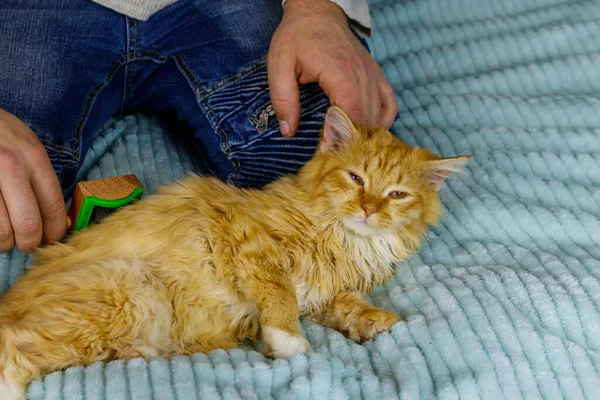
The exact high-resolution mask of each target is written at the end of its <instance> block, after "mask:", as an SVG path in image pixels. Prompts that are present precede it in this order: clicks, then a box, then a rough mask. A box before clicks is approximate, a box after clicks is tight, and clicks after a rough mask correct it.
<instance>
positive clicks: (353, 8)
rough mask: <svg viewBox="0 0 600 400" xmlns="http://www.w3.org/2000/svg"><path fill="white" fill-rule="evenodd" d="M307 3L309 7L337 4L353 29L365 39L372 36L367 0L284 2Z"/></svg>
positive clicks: (284, 1)
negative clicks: (324, 3)
mask: <svg viewBox="0 0 600 400" xmlns="http://www.w3.org/2000/svg"><path fill="white" fill-rule="evenodd" d="M291 2H294V3H306V4H307V5H311V4H318V3H322V2H329V3H334V4H337V5H338V6H339V7H340V8H341V9H342V10H343V11H344V13H345V14H346V16H347V17H348V19H349V20H350V24H351V25H352V27H353V28H354V29H355V30H356V31H357V32H358V33H359V34H360V35H361V36H363V37H368V36H370V35H371V28H372V26H371V16H370V15H369V7H368V6H367V2H366V0H282V4H283V6H284V7H285V6H286V4H287V3H291Z"/></svg>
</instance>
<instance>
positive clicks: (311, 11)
mask: <svg viewBox="0 0 600 400" xmlns="http://www.w3.org/2000/svg"><path fill="white" fill-rule="evenodd" d="M283 11H284V13H294V14H300V15H301V14H304V15H310V16H315V15H321V16H328V17H332V18H336V19H339V20H344V21H347V19H348V17H347V16H346V13H345V12H344V10H343V9H342V8H341V7H340V6H338V5H337V4H336V3H334V2H332V1H331V0H284V4H283Z"/></svg>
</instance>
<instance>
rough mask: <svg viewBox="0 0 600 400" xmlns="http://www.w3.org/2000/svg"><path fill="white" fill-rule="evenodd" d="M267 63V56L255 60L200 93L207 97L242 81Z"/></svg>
mask: <svg viewBox="0 0 600 400" xmlns="http://www.w3.org/2000/svg"><path fill="white" fill-rule="evenodd" d="M265 64H266V57H265V58H262V59H261V60H260V61H257V62H255V63H254V64H251V65H250V66H248V67H245V68H244V69H242V70H241V71H239V72H238V73H236V74H234V75H231V76H229V77H227V78H225V79H222V80H220V81H219V82H217V83H215V84H213V85H211V86H208V87H207V88H205V89H202V90H200V93H199V95H200V96H201V98H202V99H206V98H207V97H208V96H210V95H211V94H213V93H214V92H216V91H219V90H221V89H225V88H226V87H228V86H231V85H233V84H234V83H236V82H238V81H240V80H241V79H244V78H245V77H247V76H248V75H250V74H252V73H253V72H256V71H257V70H259V69H260V68H262V67H263V66H264V65H265Z"/></svg>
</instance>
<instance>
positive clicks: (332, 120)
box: [319, 106, 358, 152]
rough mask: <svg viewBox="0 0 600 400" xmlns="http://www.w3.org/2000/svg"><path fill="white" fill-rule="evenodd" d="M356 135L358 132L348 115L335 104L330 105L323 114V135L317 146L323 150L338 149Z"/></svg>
mask: <svg viewBox="0 0 600 400" xmlns="http://www.w3.org/2000/svg"><path fill="white" fill-rule="evenodd" d="M357 136H358V132H357V131H356V128H355V127H354V124H353V123H352V120H351V119H350V117H348V115H347V114H346V113H345V112H344V110H342V109H341V108H339V107H337V106H333V107H330V108H329V110H327V115H326V116H325V126H324V127H323V137H322V138H321V144H320V145H319V148H320V149H321V151H323V152H327V151H332V150H336V149H339V148H340V147H342V146H343V145H345V144H348V143H350V142H351V141H353V140H354V139H355V138H356V137H357Z"/></svg>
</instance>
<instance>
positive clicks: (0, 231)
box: [0, 193, 15, 252]
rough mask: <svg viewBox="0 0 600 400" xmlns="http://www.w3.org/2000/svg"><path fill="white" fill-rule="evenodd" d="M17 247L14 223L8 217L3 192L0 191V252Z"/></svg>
mask: <svg viewBox="0 0 600 400" xmlns="http://www.w3.org/2000/svg"><path fill="white" fill-rule="evenodd" d="M13 247H15V238H14V236H13V230H12V225H11V224H10V219H9V217H8V211H7V210H6V205H4V199H2V193H0V252H6V251H11V250H12V249H13Z"/></svg>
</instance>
